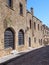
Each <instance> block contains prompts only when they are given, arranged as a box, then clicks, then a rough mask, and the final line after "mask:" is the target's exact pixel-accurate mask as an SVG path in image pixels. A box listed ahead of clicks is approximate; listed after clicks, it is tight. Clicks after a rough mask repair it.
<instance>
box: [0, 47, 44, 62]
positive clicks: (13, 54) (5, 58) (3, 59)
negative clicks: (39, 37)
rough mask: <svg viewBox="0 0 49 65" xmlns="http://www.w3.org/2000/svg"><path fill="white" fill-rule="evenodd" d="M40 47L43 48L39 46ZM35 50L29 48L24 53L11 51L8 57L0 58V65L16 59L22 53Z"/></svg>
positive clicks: (22, 52)
mask: <svg viewBox="0 0 49 65" xmlns="http://www.w3.org/2000/svg"><path fill="white" fill-rule="evenodd" d="M41 47H43V46H41ZM41 47H39V48H41ZM35 49H37V48H31V47H29V48H28V49H27V50H24V51H21V52H17V51H16V50H13V51H12V52H11V54H10V55H7V56H4V57H2V58H0V63H4V62H6V61H8V60H10V59H13V58H15V57H18V56H20V55H22V54H24V53H28V52H30V51H32V50H35Z"/></svg>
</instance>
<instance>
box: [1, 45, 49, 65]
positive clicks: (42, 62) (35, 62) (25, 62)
mask: <svg viewBox="0 0 49 65" xmlns="http://www.w3.org/2000/svg"><path fill="white" fill-rule="evenodd" d="M1 65H49V46H46V47H43V48H40V49H36V50H33V51H31V52H29V53H26V54H24V55H22V56H20V57H17V58H14V59H12V60H9V61H7V62H5V63H4V64H1Z"/></svg>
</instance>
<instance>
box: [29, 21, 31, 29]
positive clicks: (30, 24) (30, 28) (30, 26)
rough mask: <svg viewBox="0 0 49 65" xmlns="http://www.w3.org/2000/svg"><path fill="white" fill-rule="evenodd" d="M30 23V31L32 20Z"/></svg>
mask: <svg viewBox="0 0 49 65" xmlns="http://www.w3.org/2000/svg"><path fill="white" fill-rule="evenodd" d="M29 22H30V29H31V20H30V21H29Z"/></svg>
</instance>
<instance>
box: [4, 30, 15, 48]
mask: <svg viewBox="0 0 49 65" xmlns="http://www.w3.org/2000/svg"><path fill="white" fill-rule="evenodd" d="M4 43H5V48H9V47H11V48H14V34H13V32H12V31H11V30H10V29H7V30H6V31H5V33H4Z"/></svg>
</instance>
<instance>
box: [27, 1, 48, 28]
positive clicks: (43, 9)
mask: <svg viewBox="0 0 49 65" xmlns="http://www.w3.org/2000/svg"><path fill="white" fill-rule="evenodd" d="M31 7H33V8H34V15H35V16H36V17H37V18H39V19H40V20H41V21H42V22H43V24H46V25H47V26H48V27H49V0H27V9H28V10H30V8H31Z"/></svg>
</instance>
